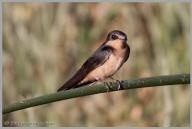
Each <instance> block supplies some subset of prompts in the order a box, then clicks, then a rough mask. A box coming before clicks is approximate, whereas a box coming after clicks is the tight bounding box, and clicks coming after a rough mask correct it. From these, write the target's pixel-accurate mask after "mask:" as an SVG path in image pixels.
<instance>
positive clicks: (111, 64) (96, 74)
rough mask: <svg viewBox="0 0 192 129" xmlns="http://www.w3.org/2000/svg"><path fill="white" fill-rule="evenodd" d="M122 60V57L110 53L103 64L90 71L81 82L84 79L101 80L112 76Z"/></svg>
mask: <svg viewBox="0 0 192 129" xmlns="http://www.w3.org/2000/svg"><path fill="white" fill-rule="evenodd" d="M122 60H123V58H117V57H115V56H113V55H111V56H110V57H109V59H108V60H107V61H106V62H105V63H104V64H103V65H101V66H99V67H97V68H96V69H94V70H93V71H92V72H90V73H89V74H88V75H87V78H85V79H84V80H83V82H84V81H86V80H103V79H105V78H107V77H109V76H112V75H113V74H114V73H115V72H116V71H117V70H118V69H119V68H120V66H121V64H122Z"/></svg>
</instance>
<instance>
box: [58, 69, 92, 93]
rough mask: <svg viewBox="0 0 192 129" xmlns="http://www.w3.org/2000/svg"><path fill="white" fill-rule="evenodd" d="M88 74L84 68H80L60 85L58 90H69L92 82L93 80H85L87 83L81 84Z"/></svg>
mask: <svg viewBox="0 0 192 129" xmlns="http://www.w3.org/2000/svg"><path fill="white" fill-rule="evenodd" d="M86 75H87V72H86V71H85V70H84V69H83V68H80V69H79V70H78V71H77V72H76V73H75V75H74V76H73V77H72V78H71V79H69V80H68V81H67V82H66V83H65V84H64V85H63V86H62V87H60V88H59V89H58V90H57V92H59V91H62V90H69V89H72V88H77V87H81V86H83V85H86V84H89V83H91V82H85V83H82V84H79V83H80V82H81V81H82V80H83V79H84V78H85V76H86Z"/></svg>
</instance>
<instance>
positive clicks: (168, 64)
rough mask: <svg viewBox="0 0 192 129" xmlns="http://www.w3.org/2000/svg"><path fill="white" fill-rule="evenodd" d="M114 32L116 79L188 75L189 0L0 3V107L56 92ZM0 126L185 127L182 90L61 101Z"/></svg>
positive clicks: (186, 90)
mask: <svg viewBox="0 0 192 129" xmlns="http://www.w3.org/2000/svg"><path fill="white" fill-rule="evenodd" d="M114 29H118V30H122V31H124V32H125V33H126V34H127V35H128V44H129V45H130V47H131V54H130V58H129V60H128V62H126V63H125V64H124V65H123V67H122V68H121V69H120V70H119V71H118V73H116V75H115V76H114V77H115V78H116V79H120V80H124V79H125V80H127V79H130V78H139V77H148V76H155V75H163V74H176V73H189V71H190V4H189V3H3V105H5V104H9V103H13V102H16V101H18V100H22V99H27V98H32V97H36V96H41V95H45V94H48V93H53V92H56V90H57V88H59V87H60V86H61V85H62V84H63V83H64V82H65V81H66V80H67V79H69V77H71V76H72V74H73V73H74V72H75V71H76V70H77V69H78V68H79V67H80V65H81V64H82V63H83V62H84V61H85V60H86V59H87V58H88V57H89V56H90V55H91V53H93V52H94V50H95V49H96V48H97V47H98V46H99V45H100V44H101V43H102V42H103V41H104V40H105V38H106V36H107V33H108V32H109V31H111V30H114ZM3 121H15V122H51V123H53V125H50V126H190V87H189V85H185V86H172V87H156V88H142V89H136V90H128V91H118V92H113V93H105V94H98V95H92V96H87V97H81V98H75V99H69V100H65V101H59V102H55V103H51V104H47V105H42V106H38V107H33V108H29V109H25V110H21V111H17V112H13V113H10V114H7V115H4V116H3ZM8 126H10V125H8ZM12 126H20V125H17V124H16V125H12ZM24 126H29V125H24ZM36 126H49V125H36Z"/></svg>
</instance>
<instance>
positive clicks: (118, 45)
mask: <svg viewBox="0 0 192 129" xmlns="http://www.w3.org/2000/svg"><path fill="white" fill-rule="evenodd" d="M129 54H130V47H129V45H128V44H127V35H126V34H125V33H124V32H122V31H119V30H113V31H111V32H110V33H109V34H108V35H107V38H106V40H105V42H104V43H103V44H102V45H101V46H100V47H99V48H97V49H96V51H95V52H94V53H93V54H92V56H91V57H89V58H88V59H87V60H86V61H85V63H83V65H82V66H81V67H80V69H79V70H78V71H77V72H76V73H75V74H74V75H73V76H72V77H71V78H70V79H69V80H68V81H67V82H66V83H65V84H64V85H63V86H62V87H60V88H59V89H58V90H57V92H59V91H62V90H69V89H73V88H78V87H82V86H85V85H88V84H91V83H93V82H96V81H102V80H105V79H107V78H111V79H113V78H112V76H113V75H114V74H115V73H116V72H117V71H118V70H119V68H120V67H121V66H122V65H123V64H124V63H125V62H126V61H127V60H128V58H129Z"/></svg>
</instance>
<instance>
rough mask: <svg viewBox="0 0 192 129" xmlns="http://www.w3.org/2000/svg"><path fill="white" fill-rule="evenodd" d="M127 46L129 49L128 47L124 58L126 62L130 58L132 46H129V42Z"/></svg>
mask: <svg viewBox="0 0 192 129" xmlns="http://www.w3.org/2000/svg"><path fill="white" fill-rule="evenodd" d="M126 47H127V49H126V51H127V52H126V55H125V57H124V59H123V62H124V63H125V62H126V61H127V59H128V58H129V54H130V47H129V45H128V44H127V45H126Z"/></svg>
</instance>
